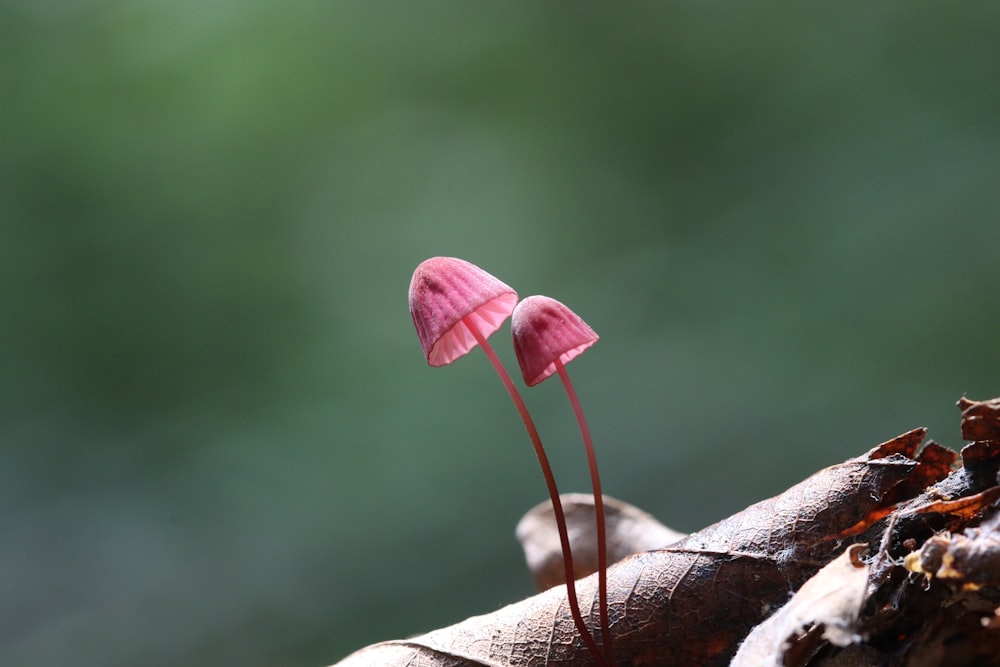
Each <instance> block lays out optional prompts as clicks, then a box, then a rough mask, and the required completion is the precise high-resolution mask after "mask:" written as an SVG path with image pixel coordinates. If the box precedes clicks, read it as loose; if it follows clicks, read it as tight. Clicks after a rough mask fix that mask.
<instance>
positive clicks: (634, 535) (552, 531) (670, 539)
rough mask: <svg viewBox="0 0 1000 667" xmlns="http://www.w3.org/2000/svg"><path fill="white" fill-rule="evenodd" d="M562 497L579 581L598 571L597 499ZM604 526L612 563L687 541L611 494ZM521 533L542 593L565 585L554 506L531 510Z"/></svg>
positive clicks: (521, 523)
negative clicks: (642, 552) (641, 552)
mask: <svg viewBox="0 0 1000 667" xmlns="http://www.w3.org/2000/svg"><path fill="white" fill-rule="evenodd" d="M559 498H560V500H561V502H562V506H563V513H564V514H565V515H566V528H567V531H568V533H569V543H570V549H571V550H572V551H573V571H574V574H575V578H576V579H581V578H583V577H585V576H587V575H588V574H593V573H594V572H596V571H597V537H596V530H595V514H596V513H595V511H594V497H593V496H592V495H588V494H584V493H565V494H563V495H561V496H560V497H559ZM604 523H605V531H606V539H607V547H608V563H615V562H617V561H620V560H621V559H622V558H625V556H631V555H632V554H635V553H639V552H640V551H649V550H651V549H659V548H661V547H665V546H667V545H668V544H673V543H674V542H677V541H678V540H680V539H682V538H684V537H686V535H685V534H684V533H678V532H677V531H676V530H671V529H670V528H667V527H666V526H664V525H663V524H662V523H660V522H659V521H657V520H656V519H654V518H653V516H652V515H650V514H647V513H646V512H643V511H642V510H640V509H639V508H638V507H635V506H633V505H630V504H628V503H626V502H623V501H621V500H617V499H615V498H611V497H610V496H604ZM516 533H517V539H518V540H520V542H521V546H522V547H523V548H524V559H525V561H527V564H528V569H529V570H530V571H531V573H532V575H533V576H534V578H535V586H537V587H538V590H540V591H544V590H546V589H549V588H552V587H553V586H558V585H559V584H561V583H563V558H562V547H561V546H560V544H559V533H558V532H557V530H556V519H555V514H554V513H553V511H552V502H551V501H548V500H546V501H545V502H542V503H539V504H538V505H535V506H534V507H533V508H531V509H530V510H528V512H527V514H525V515H524V517H523V518H522V519H521V520H520V521H519V522H518V524H517V530H516Z"/></svg>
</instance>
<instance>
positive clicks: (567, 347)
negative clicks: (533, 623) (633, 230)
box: [410, 257, 616, 667]
mask: <svg viewBox="0 0 1000 667" xmlns="http://www.w3.org/2000/svg"><path fill="white" fill-rule="evenodd" d="M410 315H411V316H412V317H413V325H414V326H415V327H416V329H417V336H418V337H419V338H420V344H421V345H422V346H423V349H424V355H425V356H426V357H427V363H428V364H430V365H431V366H444V365H447V364H450V363H451V362H453V361H455V360H456V359H458V358H459V357H462V356H464V355H465V354H467V353H468V352H470V351H471V350H472V349H473V348H475V347H476V346H477V345H478V346H479V347H481V348H482V349H483V351H484V352H485V353H486V356H487V357H488V358H489V360H490V363H491V364H493V368H494V369H495V370H496V372H497V375H499V376H500V380H501V381H502V382H503V384H504V387H506V389H507V393H508V394H510V397H511V400H512V401H513V402H514V407H515V408H517V412H518V414H519V415H520V416H521V420H522V421H523V422H524V427H525V428H526V429H527V431H528V436H529V437H530V438H531V443H532V445H534V448H535V455H536V456H537V457H538V462H539V464H540V465H541V467H542V475H543V476H544V477H545V483H546V485H547V486H548V491H549V496H550V498H551V500H552V508H553V511H554V514H555V519H556V526H557V527H558V530H559V541H560V543H561V545H562V552H563V566H564V570H565V579H566V596H567V599H568V602H569V607H570V613H571V615H572V616H573V622H574V624H575V625H576V629H577V632H578V633H579V634H580V637H581V639H582V640H583V642H584V643H585V644H586V646H587V649H588V650H589V651H590V652H591V654H592V655H593V656H594V659H595V660H596V662H597V664H598V665H602V666H604V667H614V666H615V664H616V660H615V655H614V649H613V647H612V638H611V633H610V631H609V622H608V594H607V575H606V570H607V546H606V543H605V530H604V504H603V501H602V495H601V480H600V476H599V475H598V472H597V458H596V456H595V454H594V445H593V441H592V440H591V437H590V429H589V428H588V427H587V422H586V420H585V419H584V417H583V410H582V408H581V407H580V401H579V400H578V399H577V396H576V391H575V390H574V389H573V385H572V383H571V382H570V380H569V375H567V373H566V366H565V365H566V364H567V363H569V362H570V361H571V360H572V359H574V358H575V357H576V356H578V355H579V354H581V353H582V352H583V351H584V350H586V349H587V348H588V347H590V346H591V345H593V344H594V343H596V342H597V339H598V336H597V334H596V333H595V332H594V330H593V329H591V328H590V327H589V326H588V325H587V324H586V322H584V321H583V320H582V319H580V317H579V316H577V315H576V313H574V312H573V311H571V310H570V309H569V308H567V307H566V306H564V305H563V304H562V303H560V302H558V301H556V300H555V299H550V298H549V297H546V296H530V297H528V298H526V299H524V300H523V301H520V302H518V296H517V292H516V291H514V289H513V288H511V287H510V286H509V285H507V284H505V283H503V282H501V281H500V280H499V279H497V278H496V277H494V276H492V275H491V274H489V273H487V272H486V271H483V270H482V269H480V268H479V267H478V266H476V265H474V264H471V263H469V262H466V261H465V260H461V259H457V258H454V257H432V258H431V259H428V260H426V261H424V262H422V263H421V264H420V266H418V267H417V268H416V270H415V271H414V272H413V278H412V280H411V281H410ZM508 317H510V318H511V331H512V333H513V338H514V351H515V352H516V354H517V361H518V364H519V365H520V367H521V373H522V374H523V376H524V381H525V383H526V384H527V385H528V386H534V385H536V384H538V383H540V382H542V381H543V380H545V379H546V378H548V377H549V376H551V375H553V374H556V373H558V374H559V377H560V379H561V380H562V383H563V386H564V387H565V389H566V393H567V395H568V396H569V400H570V403H571V404H572V406H573V412H574V413H575V414H576V419H577V422H578V424H579V426H580V434H581V435H582V437H583V444H584V448H585V449H586V452H587V461H588V464H589V466H590V477H591V482H592V485H593V492H594V509H595V512H596V518H597V552H598V605H599V608H600V623H601V634H602V636H603V638H604V648H605V651H606V653H604V654H602V653H601V651H600V649H599V648H598V647H597V643H596V642H595V641H594V637H593V635H592V634H591V632H590V630H589V629H588V628H587V625H586V623H584V620H583V616H582V615H581V613H580V605H579V602H578V600H577V596H576V586H575V584H574V577H573V555H572V553H571V552H570V544H569V534H568V532H567V529H566V518H565V515H564V514H563V509H562V503H561V502H560V500H559V491H558V490H557V488H556V481H555V477H554V476H553V474H552V469H551V467H550V466H549V462H548V457H547V456H546V455H545V450H544V449H543V448H542V441H541V439H540V438H539V437H538V430H537V429H536V428H535V423H534V421H533V420H532V418H531V415H530V414H529V413H528V408H527V407H526V406H525V404H524V400H523V399H522V398H521V394H520V392H518V390H517V387H516V386H515V385H514V382H513V380H511V378H510V375H509V374H508V373H507V371H506V369H505V368H504V366H503V364H502V363H501V362H500V359H499V358H498V357H497V355H496V352H494V350H493V348H492V347H491V346H490V344H489V343H488V342H487V340H486V339H487V338H489V337H490V335H492V334H493V333H494V332H496V331H497V330H498V329H499V328H500V327H501V326H503V323H504V322H505V321H506V320H507V318H508Z"/></svg>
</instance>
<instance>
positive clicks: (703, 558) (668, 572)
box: [339, 430, 924, 667]
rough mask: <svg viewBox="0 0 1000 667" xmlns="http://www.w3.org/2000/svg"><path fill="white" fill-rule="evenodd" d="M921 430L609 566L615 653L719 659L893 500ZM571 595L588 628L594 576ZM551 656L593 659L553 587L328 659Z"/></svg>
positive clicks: (635, 661) (628, 659) (460, 661)
mask: <svg viewBox="0 0 1000 667" xmlns="http://www.w3.org/2000/svg"><path fill="white" fill-rule="evenodd" d="M922 435H923V431H922V430H918V431H915V432H910V433H907V434H903V435H902V436H899V437H898V438H894V439H893V440H890V441H889V442H887V443H884V444H882V445H880V446H879V447H876V448H875V449H873V450H871V451H870V452H868V453H867V454H866V455H864V456H861V457H858V458H856V459H851V460H849V461H846V462H845V463H842V464H839V465H835V466H831V467H829V468H826V469H824V470H821V471H819V472H818V473H816V474H814V475H813V476H811V477H809V478H808V479H806V480H805V481H803V482H801V483H799V484H797V485H795V486H793V487H792V488H790V489H789V490H788V491H786V492H785V493H782V494H781V495H779V496H776V497H774V498H771V499H769V500H765V501H762V502H760V503H757V504H755V505H752V506H751V507H748V508H747V509H745V510H744V511H742V512H740V513H739V514H736V515H734V516H732V517H730V518H729V519H725V520H723V521H720V522H719V523H717V524H714V525H712V526H709V527H708V528H705V529H704V530H702V531H700V532H698V533H695V534H693V535H691V536H689V537H687V538H685V539H684V540H682V541H681V542H679V543H677V544H674V545H671V546H669V547H667V548H665V549H661V550H656V551H647V552H642V553H639V554H635V555H632V556H629V557H627V558H625V559H624V560H622V561H621V562H619V563H617V564H616V565H615V566H613V567H611V568H610V569H609V570H608V599H609V603H610V608H611V609H610V613H611V620H612V632H613V633H614V635H615V649H616V654H617V657H618V660H619V661H620V663H622V664H628V665H664V666H669V665H683V666H685V667H688V666H690V665H700V666H705V667H710V666H712V665H724V664H726V663H727V662H728V661H729V659H730V658H731V657H732V655H733V654H734V652H735V647H736V645H737V644H738V642H739V641H740V640H741V639H742V638H743V637H744V636H745V635H746V634H747V633H748V632H749V631H750V629H751V628H753V626H755V625H756V624H757V623H759V622H760V621H761V620H763V619H764V618H766V617H767V616H768V615H770V613H771V612H772V611H773V610H774V609H775V608H777V607H779V606H781V605H782V604H783V603H784V602H785V601H786V600H787V595H788V592H789V591H794V590H796V589H798V587H799V586H801V585H802V584H803V583H805V582H806V581H807V580H808V579H809V578H810V577H812V576H813V575H814V574H815V573H816V572H818V571H819V569H820V568H822V567H823V566H824V565H825V564H826V563H828V562H829V561H830V560H832V559H833V558H834V557H835V556H836V555H837V554H838V553H840V552H841V551H842V550H843V547H842V544H841V542H842V537H843V534H844V533H845V531H847V530H855V529H857V528H858V527H859V526H860V527H864V526H866V525H871V524H872V523H874V522H875V521H877V520H878V519H879V518H881V517H883V516H884V515H885V514H886V512H887V506H886V504H887V503H888V502H895V501H896V500H901V499H902V498H900V497H899V495H900V494H899V493H898V492H894V491H895V490H896V489H897V488H906V487H907V485H906V481H907V479H908V477H909V476H910V475H911V474H914V472H915V471H918V469H919V468H920V466H922V465H924V464H923V463H921V462H919V461H917V460H915V459H914V454H915V452H916V448H917V446H918V445H919V443H920V439H921V438H922ZM919 474H920V473H918V475H919ZM907 490H908V491H909V489H907ZM918 491H919V490H917V491H915V492H918ZM578 594H579V597H580V600H581V602H582V603H583V607H584V609H583V612H584V616H585V618H589V621H590V626H591V627H596V626H597V623H596V615H597V608H596V604H595V602H594V600H595V598H596V576H594V575H591V576H589V577H587V578H585V579H583V580H581V581H580V582H579V583H578ZM587 601H590V604H589V605H588V604H587ZM596 635H597V637H598V639H599V637H600V633H599V632H598V633H596ZM553 664H563V665H579V666H585V665H592V664H594V663H593V659H592V657H591V656H590V655H589V654H588V653H587V651H586V649H585V648H584V647H583V644H582V642H581V641H580V639H579V637H578V636H577V634H576V630H575V628H574V625H573V622H572V620H571V618H570V614H569V611H568V609H567V606H566V595H565V589H564V587H563V586H558V587H555V588H551V589H549V590H548V591H545V592H544V593H540V594H539V595H536V596H533V597H531V598H528V599H526V600H523V601H521V602H517V603H515V604H512V605H510V606H507V607H504V608H503V609H501V610H499V611H497V612H494V613H492V614H488V615H485V616H476V617H473V618H469V619H467V620H465V621H463V622H461V623H458V624H456V625H453V626H450V627H448V628H444V629H441V630H437V631H434V632H431V633H428V634H425V635H421V636H419V637H414V638H412V639H409V640H406V641H401V642H400V641H396V642H384V643H381V644H375V645H372V646H369V647H367V648H364V649H361V650H360V651H357V652H355V653H353V654H352V655H350V656H348V657H347V658H345V659H344V660H343V661H342V662H341V663H339V665H340V666H341V667H358V666H361V665H408V666H419V665H426V666H431V665H525V666H528V665H539V666H540V665H553Z"/></svg>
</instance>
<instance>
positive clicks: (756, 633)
mask: <svg viewBox="0 0 1000 667" xmlns="http://www.w3.org/2000/svg"><path fill="white" fill-rule="evenodd" d="M866 548H867V547H866V546H865V545H859V544H855V545H852V546H850V547H848V548H847V550H846V551H844V553H842V554H841V555H840V556H838V557H837V558H836V559H834V560H833V561H831V562H830V563H829V564H828V565H826V566H825V567H824V568H823V569H822V570H820V571H819V572H817V573H816V574H815V575H814V576H813V577H812V578H811V579H809V581H807V582H806V583H804V584H803V585H802V588H800V589H799V590H798V592H797V593H796V594H795V596H794V597H792V599H791V600H790V601H789V602H788V604H786V605H785V606H784V607H782V608H781V609H779V610H778V611H777V612H775V613H774V614H773V615H772V616H771V617H770V618H768V619H767V620H766V621H765V622H763V623H761V624H760V625H758V626H757V627H756V628H754V629H753V631H752V632H751V633H750V634H749V635H748V636H747V638H746V640H745V641H744V642H743V644H742V645H741V646H740V649H739V651H738V652H737V653H736V657H735V658H734V659H733V661H732V662H731V663H730V667H781V666H782V665H784V664H785V653H786V651H788V650H789V648H791V647H792V645H793V644H794V643H796V642H798V643H804V641H802V640H804V639H805V638H806V637H805V636H804V635H803V632H804V631H805V630H808V629H810V628H813V627H817V628H821V630H820V632H818V633H815V634H814V636H815V639H813V642H812V643H813V646H812V647H809V648H805V647H798V649H799V652H807V653H811V652H813V651H814V650H815V645H816V643H817V642H818V641H819V640H826V641H828V642H830V643H832V644H834V645H835V646H848V645H849V644H851V643H854V642H855V641H856V640H858V639H859V638H860V637H859V636H858V634H857V632H858V631H857V621H858V616H859V614H860V613H861V605H862V604H863V603H864V600H865V592H866V590H867V588H868V567H867V566H866V565H865V563H864V562H863V561H862V560H861V554H862V553H863V552H864V551H865V549H866Z"/></svg>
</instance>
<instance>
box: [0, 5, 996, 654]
mask: <svg viewBox="0 0 1000 667" xmlns="http://www.w3.org/2000/svg"><path fill="white" fill-rule="evenodd" d="M998 25H1000V5H998V4H997V3H967V4H962V5H961V6H957V5H955V6H945V5H940V4H923V3H913V2H887V3H878V4H877V5H874V6H869V5H867V4H864V5H842V4H836V5H832V4H813V3H807V4H805V5H802V4H800V3H760V4H749V3H732V4H731V5H725V6H724V5H723V4H721V3H690V2H679V3H641V4H630V5H628V6H616V7H615V8H614V9H611V8H609V7H600V6H598V5H596V4H591V3H582V4H573V5H566V4H562V3H558V4H557V3H502V4H501V3H493V4H487V3H462V2H434V3H402V2H396V3H366V2H360V1H355V2H335V3H331V2H319V1H316V0H313V1H306V0H301V1H293V2H287V3H271V2H261V1H259V0H248V1H245V2H240V3H237V2H224V1H222V0H206V1H204V2H197V3H195V2H181V3H172V2H163V1H154V0H146V1H139V2H136V1H131V2H124V1H122V0H103V1H101V0H87V1H82V0H81V1H78V2H65V1H63V2H59V1H56V0H31V1H30V2H27V1H20V0H15V1H8V2H5V3H3V4H2V5H0V267H2V268H0V270H2V276H3V280H2V281H0V290H2V298H0V304H2V314H0V315H2V316H0V364H2V373H0V438H2V440H0V510H2V512H0V521H2V533H0V534H2V536H3V537H2V549H0V664H3V665H11V666H18V667H32V666H35V665H57V664H73V665H81V666H82V665H87V666H89V665H93V666H95V667H96V666H101V667H117V666H122V667H125V666H132V665H137V664H142V665H146V666H150V667H152V666H159V665H164V666H165V665H177V664H184V665H206V666H207V665H233V666H237V665H239V666H249V665H289V666H293V667H298V666H303V667H305V666H322V665H327V664H329V663H332V662H334V661H336V660H337V659H339V658H341V657H343V656H344V655H345V654H347V653H348V652H350V651H351V650H353V649H355V648H358V647H360V646H362V645H364V644H367V643H370V642H374V641H377V640H380V639H389V638H394V637H402V636H407V635H409V634H413V633H417V632H420V631H424V630H428V629H431V628H434V627H437V626H441V625H446V624H449V623H451V622H454V621H457V620H460V619H462V618H464V617H466V616H468V615H471V614H476V613H484V612H488V611H491V610H493V609H495V608H497V607H499V606H501V605H503V604H506V603H508V602H511V601H514V600H516V599H519V598H521V597H523V596H525V595H528V594H530V593H531V592H532V591H531V584H530V579H529V577H528V575H527V574H526V573H525V571H524V568H523V565H522V557H521V553H520V549H519V547H518V545H517V544H516V542H515V540H514V538H513V529H514V524H515V523H516V521H517V520H518V518H519V517H520V515H521V514H522V513H523V512H524V511H525V510H526V509H528V508H529V507H531V506H532V505H534V504H535V503H536V502H538V501H540V500H541V499H542V498H543V497H544V495H545V490H544V484H543V483H542V478H541V475H540V474H539V472H538V469H537V465H536V463H535V461H534V458H533V455H532V453H531V447H530V444H529V442H528V440H527V438H526V437H525V435H524V432H523V428H522V426H521V424H520V422H519V421H518V419H517V416H516V413H515V412H514V410H513V409H512V407H511V405H510V402H509V400H508V399H507V396H506V395H505V393H504V391H503V388H502V386H501V385H500V383H499V382H498V381H497V379H496V378H495V376H493V374H492V371H491V369H490V368H489V365H488V363H487V362H486V360H485V358H483V356H482V355H481V354H480V353H475V354H472V355H470V356H469V357H466V358H463V359H462V360H460V361H459V362H457V363H456V364H454V365H452V366H449V367H446V368H442V369H430V368H428V367H427V366H426V364H425V362H424V359H423V357H422V355H421V352H420V347H419V345H418V343H417V340H416V337H415V335H414V332H413V328H412V325H411V322H410V317H409V314H408V312H407V307H406V289H407V286H408V282H409V278H410V274H411V272H412V270H413V269H414V267H415V266H416V265H417V264H418V263H419V262H420V261H421V260H423V259H425V258H427V257H430V256H433V255H454V256H459V257H463V258H465V259H468V260H470V261H473V262H475V263H477V264H479V265H480V266H482V267H483V268H485V269H487V270H488V271H490V272H492V273H494V274H496V275H497V276H498V277H500V278H501V279H502V280H504V281H506V282H508V283H510V284H512V285H513V286H514V287H516V288H517V289H518V290H520V292H521V294H522V296H527V295H529V294H534V293H545V294H548V295H550V296H553V297H555V298H557V299H560V300H561V301H563V302H565V303H566V304H568V305H569V306H570V307H572V308H573V309H574V310H576V311H577V312H578V313H580V314H581V315H582V316H583V317H584V318H585V319H587V320H588V322H589V323H590V324H591V325H592V326H593V327H594V328H595V329H597V331H598V332H599V333H600V334H601V336H602V340H601V343H600V344H599V345H597V346H596V347H594V348H592V349H591V350H590V351H589V352H588V353H587V354H586V355H584V356H583V357H581V358H580V359H579V360H577V361H576V362H574V364H573V365H572V367H571V368H570V374H571V376H572V377H573V379H574V382H575V384H576V386H577V390H578V391H579V393H580V396H581V400H582V402H583V404H584V407H585V409H586V410H587V413H588V416H589V420H590V425H591V428H592V429H593V431H594V435H595V439H596V442H597V446H598V449H599V458H600V460H601V462H602V471H603V475H604V485H605V489H606V490H607V492H608V493H609V494H611V495H613V496H616V497H619V498H622V499H625V500H628V501H631V502H633V503H635V504H637V505H639V506H641V507H643V508H645V509H646V510H648V511H651V512H652V513H654V514H655V515H656V516H658V517H659V518H660V519H661V520H663V521H664V522H666V523H667V524H669V525H671V526H672V527H675V528H677V529H680V530H694V529H697V528H698V527H700V526H703V525H705V524H707V523H710V522H712V521H715V520H717V519H720V518H722V517H724V516H727V515H729V514H731V513H733V512H736V511H738V510H739V509H741V508H742V507H744V506H745V505H747V504H749V503H751V502H754V501H756V500H759V499H761V498H764V497H767V496H769V495H773V494H774V493H777V492H779V491H781V490H782V489H784V488H785V487H787V486H788V485H790V484H792V483H794V482H797V481H798V480H800V479H801V478H803V477H804V476H806V475H808V474H810V473H811V472H813V471H815V470H816V469H817V468H819V467H821V466H824V465H828V464H832V463H835V462H839V461H841V460H843V459H845V458H847V457H851V456H855V455H858V454H860V453H861V452H863V451H865V450H867V449H868V448H869V447H871V446H873V445H875V444H877V443H878V442H880V441H883V440H885V439H887V438H889V437H892V436H894V435H896V434H897V433H899V432H902V431H904V430H907V429H910V428H913V427H916V426H921V425H923V426H928V427H930V429H931V434H932V437H934V438H936V439H938V440H940V441H942V442H944V443H946V444H950V445H953V446H958V445H960V444H961V442H960V437H959V434H958V412H957V410H956V409H955V408H954V407H953V406H954V402H955V400H956V399H958V398H959V397H960V396H961V395H963V394H968V395H969V396H970V397H973V398H985V397H989V396H996V395H998V394H1000V381H998V374H997V370H998V368H1000V352H998V345H997V341H998V340H1000V338H998V335H997V332H998V330H1000V308H998V294H997V286H998V280H997V277H998V271H997V268H998V260H1000V224H998V222H997V211H998V209H1000V40H997V38H996V35H997V28H998ZM508 335H509V333H508V329H506V328H505V329H503V330H502V331H501V333H499V334H497V336H496V337H495V338H494V344H495V345H496V346H497V349H498V351H499V352H500V354H501V356H502V357H503V358H504V359H505V360H507V361H508V363H510V364H511V368H512V369H514V368H515V366H516V365H515V364H514V359H513V354H512V352H511V349H510V346H509V343H508V341H507V336H508ZM526 398H527V400H528V402H529V405H530V406H531V408H532V409H533V410H534V413H535V417H536V419H537V421H538V424H539V428H540V429H541V432H542V435H543V438H545V440H546V441H547V443H548V447H549V449H550V450H551V457H552V460H553V465H554V467H555V469H556V472H557V477H558V478H559V480H560V483H561V488H562V489H563V490H564V491H570V490H586V489H587V488H588V486H589V482H588V479H587V476H586V466H585V462H584V457H583V454H582V448H581V447H580V444H579V442H578V439H577V433H576V430H575V424H574V422H573V421H572V414H571V412H570V409H569V406H568V403H567V401H566V399H565V397H564V396H563V394H562V392H561V388H560V387H559V386H558V384H557V383H555V382H552V383H546V384H543V385H541V386H540V387H538V388H535V389H533V390H531V391H530V392H527V393H526Z"/></svg>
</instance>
